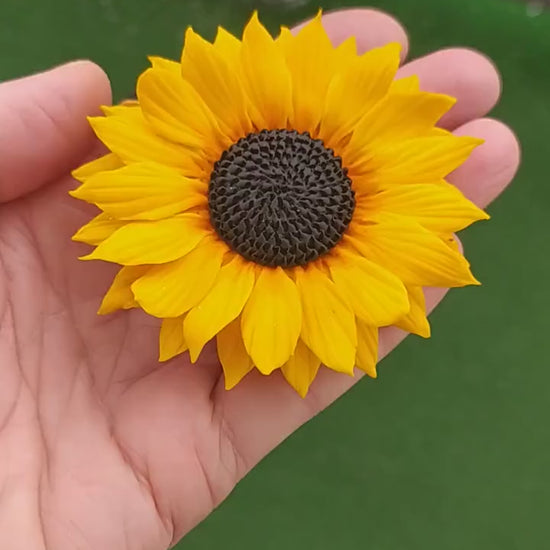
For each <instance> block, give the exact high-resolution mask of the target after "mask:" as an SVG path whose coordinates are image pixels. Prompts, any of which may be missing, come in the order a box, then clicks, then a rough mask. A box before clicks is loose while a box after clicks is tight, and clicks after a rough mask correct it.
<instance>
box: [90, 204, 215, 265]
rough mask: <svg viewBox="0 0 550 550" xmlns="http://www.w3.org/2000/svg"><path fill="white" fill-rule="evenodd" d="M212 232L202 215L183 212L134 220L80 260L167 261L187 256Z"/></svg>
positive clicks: (161, 262) (126, 262)
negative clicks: (167, 217)
mask: <svg viewBox="0 0 550 550" xmlns="http://www.w3.org/2000/svg"><path fill="white" fill-rule="evenodd" d="M210 231H211V230H210V229H209V228H208V226H207V224H206V223H205V220H204V219H203V217H202V216H198V215H196V214H181V215H179V216H175V217H173V218H169V219H167V220H160V221H154V222H131V223H128V224H126V225H125V226H123V227H121V228H120V229H118V230H117V231H115V232H114V233H113V234H112V235H111V236H110V237H108V238H107V239H106V240H105V241H103V242H102V243H101V244H100V245H99V246H98V247H97V248H96V249H95V250H94V251H93V252H92V253H91V254H88V256H84V257H83V258H81V259H83V260H104V261H106V262H115V263H118V264H122V265H140V264H164V263H166V262H171V261H173V260H177V259H178V258H181V257H182V256H185V254H187V253H188V252H190V251H191V250H193V249H194V248H195V246H197V244H198V242H199V241H200V240H201V239H202V238H203V237H204V236H205V235H207V234H208V233H209V232H210Z"/></svg>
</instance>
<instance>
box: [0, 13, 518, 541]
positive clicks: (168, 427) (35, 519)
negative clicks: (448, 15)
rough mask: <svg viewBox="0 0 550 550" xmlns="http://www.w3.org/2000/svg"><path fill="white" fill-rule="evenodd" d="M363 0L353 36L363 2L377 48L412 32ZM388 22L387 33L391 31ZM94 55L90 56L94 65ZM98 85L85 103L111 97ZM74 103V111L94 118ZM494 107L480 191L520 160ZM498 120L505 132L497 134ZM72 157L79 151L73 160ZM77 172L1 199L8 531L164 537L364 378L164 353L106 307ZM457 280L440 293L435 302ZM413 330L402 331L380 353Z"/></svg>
mask: <svg viewBox="0 0 550 550" xmlns="http://www.w3.org/2000/svg"><path fill="white" fill-rule="evenodd" d="M358 13H359V15H358V14H357V13H355V14H342V13H340V14H333V15H332V16H329V18H328V19H327V26H332V27H334V29H333V31H332V33H333V35H335V36H336V37H339V36H341V35H344V34H346V33H345V32H344V31H343V29H345V28H346V26H347V25H352V23H351V22H352V21H355V23H356V22H357V21H358V19H357V18H358V17H359V20H361V21H362V24H363V28H362V31H361V32H363V33H365V35H368V38H365V39H364V41H363V42H364V45H363V48H364V49H365V48H367V47H371V46H372V45H373V43H377V42H378V43H380V42H387V41H389V40H392V39H393V40H401V41H403V40H404V38H403V33H402V31H401V29H400V28H398V27H397V26H396V24H395V23H394V22H393V21H392V20H390V19H389V18H387V17H386V16H381V15H380V14H374V15H373V12H369V11H366V10H364V11H360V12H358ZM343 25H346V26H343ZM373 29H377V31H376V32H375V33H374V34H373V33H372V32H370V33H369V30H370V31H373ZM380 29H382V31H381V30H380ZM384 29H385V30H384ZM351 31H353V29H351ZM351 31H350V32H351ZM380 32H382V34H383V36H382V35H380V36H377V33H378V34H380ZM369 40H370V42H369ZM373 41H374V42H373ZM360 42H361V40H360ZM435 55H436V56H437V55H438V54H435ZM439 55H440V56H441V54H439ZM454 55H457V54H456V51H455V54H454ZM462 55H465V53H464V52H462ZM468 55H469V56H472V55H474V54H468ZM427 59H428V58H426V60H420V61H418V62H416V63H417V67H416V68H414V67H413V69H415V72H420V73H421V72H422V71H424V76H425V78H426V79H427V80H428V81H431V82H432V83H434V84H433V87H435V88H436V89H437V87H438V83H439V88H440V90H437V91H445V88H452V85H451V84H449V83H448V82H447V83H445V82H444V80H445V78H444V76H443V77H441V76H440V75H438V74H437V73H438V68H437V66H435V64H434V61H433V60H432V61H427ZM472 59H473V58H472ZM472 59H469V62H470V63H471V62H472ZM479 59H481V58H479ZM479 59H478V63H479ZM445 61H446V60H445ZM465 62H466V61H465ZM439 63H440V64H442V61H440V62H439ZM483 63H486V61H483ZM413 65H414V63H413ZM487 67H488V65H486V66H485V70H486V71H489V69H488V68H487ZM85 69H86V70H88V71H89V70H90V67H89V66H86V67H82V65H81V66H80V69H79V70H81V71H83V70H85ZM413 69H411V71H412V70H413ZM94 72H95V78H98V76H97V70H96V69H94ZM439 72H440V71H439ZM50 74H53V73H50ZM35 78H36V77H35ZM38 78H39V77H38ZM49 78H51V76H50V77H49ZM73 78H74V80H76V77H73ZM481 79H482V80H483V79H484V80H485V82H488V81H490V80H491V79H493V81H492V84H491V85H492V86H494V74H493V73H490V71H489V72H488V73H487V74H485V75H484V76H483V77H482V78H481ZM74 85H75V86H76V84H74ZM98 86H99V87H100V88H101V85H98ZM455 86H457V85H456V83H455ZM476 86H478V83H476ZM487 86H489V84H487ZM458 88H460V85H458ZM447 91H448V92H449V93H453V90H452V89H448V90H447ZM473 91H475V90H474V84H471V83H470V88H468V87H467V86H466V91H464V90H463V91H462V92H461V93H462V94H463V95H464V96H465V97H464V98H463V102H462V104H461V103H460V98H459V106H460V109H462V111H461V110H460V109H459V110H457V111H455V115H454V117H455V119H454V120H449V126H451V127H456V126H458V125H459V123H460V124H461V123H464V122H467V121H468V120H470V119H472V118H474V117H475V116H478V115H481V114H483V112H484V111H486V110H487V109H488V107H490V105H487V97H486V94H485V95H484V98H485V99H481V98H480V97H476V94H475V93H473ZM75 93H76V92H75ZM468 94H470V97H468ZM97 95H101V94H100V93H99V92H98V94H96V97H95V101H94V102H91V101H89V102H88V104H87V105H86V106H85V107H83V106H82V105H81V106H80V111H83V110H84V109H87V112H89V110H90V109H92V108H95V105H96V104H97V103H100V102H106V101H107V100H106V99H105V98H104V97H103V98H101V97H99V98H98V97H97ZM457 95H459V94H458V93H457ZM496 95H498V90H497V92H496V93H495V92H494V90H493V96H495V98H496ZM478 96H479V94H478ZM483 101H485V103H483ZM491 101H493V100H492V99H489V103H491ZM65 107H66V106H65ZM40 109H41V110H44V107H40ZM76 110H77V111H78V109H76ZM76 114H81V115H84V114H86V113H85V112H81V113H75V116H76ZM75 116H73V117H72V119H73V122H72V124H73V125H74V124H78V125H79V128H80V130H79V132H81V133H83V132H84V133H85V132H87V130H83V129H82V128H83V126H82V124H83V123H82V121H81V120H75ZM50 118H51V115H50ZM82 118H83V117H82ZM487 122H488V121H485V123H484V124H482V123H483V121H477V127H476V128H475V130H477V131H475V130H474V129H470V131H469V133H470V134H472V135H480V136H481V137H485V138H486V139H487V141H488V145H487V146H484V147H482V148H480V151H479V152H478V153H477V157H475V158H473V159H471V160H470V161H469V165H468V166H465V167H464V168H463V169H462V170H463V172H462V173H459V172H457V174H456V175H455V184H456V185H458V186H459V187H461V188H462V189H463V190H464V191H465V192H466V193H467V194H468V191H469V190H470V191H471V189H473V187H472V185H474V186H475V184H476V183H477V184H479V182H480V181H481V178H483V183H484V187H483V188H482V187H479V188H477V187H476V190H474V191H473V192H472V193H471V194H472V195H473V196H471V198H472V199H473V200H475V201H476V202H477V203H478V204H481V205H482V206H484V205H485V204H486V203H487V202H488V201H489V200H490V199H491V198H493V197H494V196H495V195H496V194H498V192H500V191H501V190H502V189H503V188H504V187H505V185H506V184H507V183H508V181H509V180H510V179H511V176H512V175H513V172H514V171H515V168H516V166H517V146H516V143H515V140H514V138H513V136H512V134H511V133H510V132H509V131H508V130H507V129H506V128H505V127H503V126H502V125H500V124H498V123H496V122H491V124H487ZM50 123H51V120H50ZM475 124H476V122H471V123H470V126H472V125H473V126H475ZM46 126H47V124H46ZM50 126H51V124H50ZM46 131H49V132H51V131H52V128H51V127H50V128H49V129H47V130H44V132H46ZM55 131H56V132H59V128H56V130H55ZM459 131H462V130H459ZM464 133H468V132H467V129H464ZM497 135H498V136H499V138H498V139H499V140H500V141H499V142H498V146H491V147H489V145H490V144H494V143H495V136H497ZM0 137H1V136H0ZM0 141H1V140H0ZM489 142H491V143H489ZM83 143H84V145H83ZM67 147H69V148H70V147H73V149H74V146H73V145H72V144H69V145H67V144H66V143H65V148H67ZM83 147H85V148H86V149H83ZM90 147H91V145H90V141H89V135H88V134H86V137H82V138H81V139H80V145H78V148H77V149H74V150H71V151H72V156H73V157H74V156H75V154H76V153H78V154H79V155H82V153H83V152H84V151H86V150H87V149H88V153H87V154H88V156H89V155H90V153H89V148H90ZM484 148H485V149H484ZM69 156H70V155H69ZM504 159H506V160H504ZM66 162H71V163H72V164H73V165H74V159H73V160H71V159H70V158H67V159H66ZM503 163H504V164H503ZM505 165H506V166H505ZM57 173H59V171H58V172H57ZM472 176H474V180H475V181H474V182H473V183H472ZM41 179H42V180H45V179H46V177H45V176H44V175H42V174H39V175H38V176H36V178H34V180H33V179H32V178H30V180H29V183H28V184H27V187H28V188H29V190H31V189H37V188H38V187H39V185H41V183H44V181H39V180H41ZM73 187H74V182H73V181H72V179H71V178H70V177H69V176H64V177H62V178H61V179H59V180H58V181H57V182H56V183H53V184H52V183H49V185H48V186H47V187H44V188H42V189H40V190H37V191H35V192H34V193H32V194H30V195H27V196H25V197H22V198H17V199H16V200H12V201H11V202H6V203H5V204H3V205H2V206H0V314H1V316H0V318H1V319H2V321H1V326H0V364H1V365H2V374H3V376H2V378H3V380H2V384H0V465H1V467H0V487H2V489H1V490H0V541H4V540H6V541H9V542H10V545H9V547H10V548H19V547H23V546H25V547H32V548H37V549H38V548H45V549H49V548H55V549H56V550H63V549H64V548H86V549H88V548H90V549H96V548H104V549H105V550H110V549H111V548H113V549H114V548H117V549H120V548H128V549H132V548H150V549H158V550H161V549H163V548H167V547H168V546H170V545H171V544H172V543H173V542H175V541H177V539H178V538H179V537H180V536H182V535H183V534H184V533H185V532H187V531H188V530H189V529H190V528H192V527H193V526H194V525H196V524H197V523H198V522H199V521H200V520H201V519H202V518H203V517H204V516H206V515H207V514H208V513H209V512H210V511H211V510H212V509H213V507H214V506H216V505H217V504H218V503H219V502H220V501H221V500H222V499H223V498H224V497H225V496H226V495H227V494H228V493H229V492H230V491H231V489H232V488H233V487H234V485H235V483H236V482H237V481H238V480H239V479H240V477H242V476H243V475H244V474H245V473H246V471H247V470H248V469H249V468H250V467H251V466H253V465H254V464H255V463H256V462H257V461H258V460H259V459H260V458H261V457H262V456H263V455H264V454H265V453H266V452H268V451H269V450H270V449H271V448H273V446H275V445H276V444H277V443H279V442H280V441H281V440H282V439H284V437H286V436H287V435H288V434H289V433H291V432H292V431H293V430H294V429H296V428H297V427H298V426H299V425H300V424H302V423H303V422H305V421H306V420H307V419H309V418H310V417H311V416H312V415H314V414H315V413H316V412H317V411H318V410H320V409H322V408H324V407H325V406H326V405H328V404H329V403H330V402H331V401H332V400H334V399H335V398H336V397H337V396H338V395H340V394H341V393H343V392H344V391H345V390H346V389H347V388H348V387H349V386H351V384H352V383H353V381H352V380H350V379H348V378H346V377H342V376H339V375H335V374H334V373H330V372H322V373H321V376H320V377H319V380H318V381H316V383H315V384H314V386H313V388H312V392H311V394H310V396H309V397H308V399H306V400H301V399H299V398H298V397H297V396H296V395H295V394H294V393H293V392H292V390H290V389H289V388H288V387H287V386H286V384H284V383H283V381H282V379H281V378H280V377H278V376H272V377H269V379H265V378H263V377H261V376H259V375H255V374H251V375H250V376H249V377H247V380H246V381H245V382H244V383H242V384H241V385H240V386H239V387H238V388H237V389H235V390H233V391H231V392H225V391H224V390H223V382H222V381H221V368H220V366H219V363H218V361H217V358H216V356H215V353H214V352H212V350H207V351H206V352H205V353H204V354H203V356H202V358H201V361H200V363H199V364H198V365H190V364H189V363H188V361H187V359H182V358H180V359H177V360H174V361H172V362H170V363H167V364H165V365H159V363H158V361H157V353H158V352H157V338H158V328H159V325H158V322H157V321H156V320H155V319H152V318H150V317H147V316H146V315H144V314H143V313H141V312H139V311H132V312H123V313H119V314H115V315H112V316H108V317H98V316H97V315H96V311H97V308H98V305H99V303H100V301H101V297H102V295H103V294H104V292H105V290H106V288H107V287H108V284H109V282H110V280H111V279H112V276H113V275H114V272H115V270H114V269H113V267H112V266H108V265H105V264H101V263H84V262H79V261H78V260H76V258H77V256H78V255H80V254H81V253H82V252H83V250H84V249H83V248H81V247H80V245H77V244H75V243H71V242H70V236H71V235H72V234H73V233H74V231H75V229H76V228H78V227H79V226H81V225H83V224H84V223H85V222H86V221H87V220H89V218H90V212H89V211H88V210H87V209H86V208H85V207H83V206H81V205H80V204H77V203H76V201H74V200H73V199H70V198H69V197H68V196H67V191H68V190H69V189H71V188H73ZM23 191H26V190H25V189H23V190H21V192H23ZM476 193H477V194H476ZM18 194H19V193H12V196H13V197H16V196H17V195H18ZM10 198H12V197H10ZM442 294H443V293H442V292H440V291H439V292H435V293H432V294H431V295H430V296H429V303H430V307H433V306H434V305H435V303H436V302H437V301H438V300H439V299H440V298H441V296H442ZM402 337H403V335H402V334H400V333H398V332H397V331H387V332H386V333H385V334H384V335H383V338H382V342H381V347H382V350H381V354H384V353H386V352H387V351H389V350H390V349H391V348H392V347H394V346H395V345H396V344H397V343H398V342H399V340H400V339H402ZM14 526H15V535H14ZM6 533H7V534H6ZM14 537H15V539H14ZM0 546H3V545H0Z"/></svg>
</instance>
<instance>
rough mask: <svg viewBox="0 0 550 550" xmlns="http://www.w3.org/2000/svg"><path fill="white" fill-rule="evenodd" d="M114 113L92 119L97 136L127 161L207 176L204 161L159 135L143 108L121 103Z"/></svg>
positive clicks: (192, 174) (185, 173)
mask: <svg viewBox="0 0 550 550" xmlns="http://www.w3.org/2000/svg"><path fill="white" fill-rule="evenodd" d="M112 112H113V114H110V115H109V116H106V117H91V118H89V119H88V120H89V121H90V124H91V126H92V128H93V130H94V132H95V133H96V135H97V137H98V138H99V139H100V140H101V141H102V142H103V143H104V144H105V145H106V146H107V147H108V148H109V149H110V150H111V151H113V153H116V154H117V155H118V156H119V157H120V158H121V159H122V160H123V161H124V162H125V163H127V164H130V163H132V162H146V161H153V162H158V163H159V164H166V165H168V166H172V167H173V168H176V169H178V170H180V171H181V172H182V173H183V174H184V175H186V176H194V177H200V176H202V175H204V168H203V167H201V162H204V161H203V160H201V159H200V157H199V156H197V155H196V154H192V152H191V151H190V150H189V149H185V148H184V147H182V146H181V145H178V144H176V143H172V142H170V141H168V140H166V139H163V138H162V137H160V136H158V135H157V134H155V133H154V132H153V130H152V129H151V127H150V126H149V125H148V123H147V121H146V120H145V119H144V117H143V114H142V112H141V109H138V108H136V107H120V106H119V107H118V108H117V110H116V111H115V110H114V109H113V111H112Z"/></svg>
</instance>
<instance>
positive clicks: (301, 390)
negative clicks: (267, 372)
mask: <svg viewBox="0 0 550 550" xmlns="http://www.w3.org/2000/svg"><path fill="white" fill-rule="evenodd" d="M320 366H321V361H320V359H319V358H318V357H316V355H315V354H314V353H313V352H312V351H311V350H310V349H309V348H308V347H307V346H306V345H305V344H304V343H303V342H302V341H301V340H298V344H297V345H296V349H295V350H294V355H292V356H291V357H290V359H289V360H288V361H287V362H286V363H285V364H284V365H283V366H282V367H281V370H282V372H283V376H284V377H285V378H286V381H287V382H288V383H289V384H290V385H291V386H292V387H293V388H294V389H295V390H296V391H297V392H298V394H299V395H300V396H301V397H305V396H306V395H307V392H308V390H309V387H310V386H311V383H312V382H313V380H314V379H315V377H316V376H317V372H318V370H319V367H320Z"/></svg>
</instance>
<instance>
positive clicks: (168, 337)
mask: <svg viewBox="0 0 550 550" xmlns="http://www.w3.org/2000/svg"><path fill="white" fill-rule="evenodd" d="M183 321H184V317H183V316H182V317H176V318H175V319H163V321H162V325H161V327H160V338H159V361H168V360H169V359H172V357H176V355H180V354H181V353H183V352H184V351H187V344H186V343H185V338H184V337H183Z"/></svg>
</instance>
